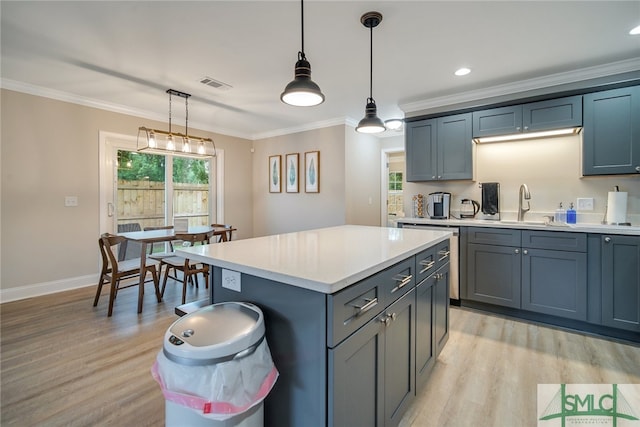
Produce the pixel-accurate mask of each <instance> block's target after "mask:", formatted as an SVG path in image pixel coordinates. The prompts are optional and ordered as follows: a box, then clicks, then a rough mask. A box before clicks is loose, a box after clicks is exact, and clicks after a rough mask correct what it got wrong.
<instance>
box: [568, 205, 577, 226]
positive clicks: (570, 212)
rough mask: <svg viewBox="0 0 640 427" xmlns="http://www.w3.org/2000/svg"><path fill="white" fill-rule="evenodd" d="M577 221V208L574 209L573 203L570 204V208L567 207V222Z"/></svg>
mask: <svg viewBox="0 0 640 427" xmlns="http://www.w3.org/2000/svg"><path fill="white" fill-rule="evenodd" d="M575 223H576V210H575V209H573V203H570V204H569V209H567V224H575Z"/></svg>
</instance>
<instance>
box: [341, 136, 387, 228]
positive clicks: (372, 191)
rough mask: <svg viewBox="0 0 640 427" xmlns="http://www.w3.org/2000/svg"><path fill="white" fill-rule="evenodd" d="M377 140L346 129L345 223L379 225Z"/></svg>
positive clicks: (378, 152) (378, 153)
mask: <svg viewBox="0 0 640 427" xmlns="http://www.w3.org/2000/svg"><path fill="white" fill-rule="evenodd" d="M380 145H381V144H380V139H379V138H377V137H375V136H373V135H366V134H361V133H358V132H356V131H355V129H354V128H353V127H351V126H346V127H345V197H346V200H345V203H346V221H347V224H356V225H377V226H379V225H381V222H380V200H381V198H380V197H381V196H380V179H381V169H380Z"/></svg>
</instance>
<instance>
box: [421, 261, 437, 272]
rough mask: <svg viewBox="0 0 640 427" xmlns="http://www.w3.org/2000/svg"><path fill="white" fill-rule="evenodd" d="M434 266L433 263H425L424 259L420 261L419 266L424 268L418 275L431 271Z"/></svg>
mask: <svg viewBox="0 0 640 427" xmlns="http://www.w3.org/2000/svg"><path fill="white" fill-rule="evenodd" d="M435 264H436V262H435V261H427V260H426V259H423V260H422V261H420V265H422V266H423V267H424V268H423V269H422V270H420V274H422V273H424V272H425V271H427V270H431V269H432V268H433V266H434V265H435Z"/></svg>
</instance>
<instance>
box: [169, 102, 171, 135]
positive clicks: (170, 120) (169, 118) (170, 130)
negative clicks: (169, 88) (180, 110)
mask: <svg viewBox="0 0 640 427" xmlns="http://www.w3.org/2000/svg"><path fill="white" fill-rule="evenodd" d="M169 135H171V92H169Z"/></svg>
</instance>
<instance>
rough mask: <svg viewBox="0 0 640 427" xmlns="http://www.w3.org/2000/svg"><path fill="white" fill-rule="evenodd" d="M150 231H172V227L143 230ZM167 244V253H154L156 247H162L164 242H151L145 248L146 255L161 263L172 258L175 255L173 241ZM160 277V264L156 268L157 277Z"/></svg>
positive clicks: (149, 227)
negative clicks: (146, 249)
mask: <svg viewBox="0 0 640 427" xmlns="http://www.w3.org/2000/svg"><path fill="white" fill-rule="evenodd" d="M151 230H173V225H159V226H155V225H154V226H148V227H145V228H144V231H151ZM166 243H168V244H169V250H168V251H164V250H163V251H160V252H154V251H155V249H156V247H158V246H156V244H157V245H164V244H165V242H153V243H151V244H147V247H148V248H149V250H148V251H147V252H148V255H149V258H151V259H153V260H155V261H161V260H162V259H164V258H170V257H172V256H175V253H174V252H173V243H174V241H169V242H166ZM161 276H162V264H159V267H158V277H161Z"/></svg>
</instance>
